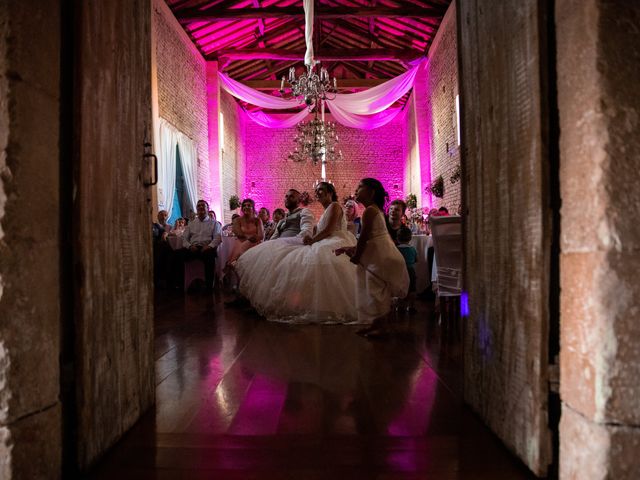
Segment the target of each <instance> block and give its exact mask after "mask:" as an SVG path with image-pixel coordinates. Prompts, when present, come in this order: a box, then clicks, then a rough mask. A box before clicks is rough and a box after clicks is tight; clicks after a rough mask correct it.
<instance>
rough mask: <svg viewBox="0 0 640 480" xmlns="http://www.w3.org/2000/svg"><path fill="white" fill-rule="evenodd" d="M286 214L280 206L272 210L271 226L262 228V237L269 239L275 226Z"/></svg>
mask: <svg viewBox="0 0 640 480" xmlns="http://www.w3.org/2000/svg"><path fill="white" fill-rule="evenodd" d="M285 216H286V215H285V214H284V210H283V209H281V208H276V209H275V210H274V211H273V221H272V222H271V227H270V228H268V229H267V228H265V229H264V239H265V240H270V239H271V237H272V236H273V234H274V233H275V231H276V227H277V226H278V225H279V224H280V222H281V221H283V220H284V217H285Z"/></svg>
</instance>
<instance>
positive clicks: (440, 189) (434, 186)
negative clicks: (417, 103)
mask: <svg viewBox="0 0 640 480" xmlns="http://www.w3.org/2000/svg"><path fill="white" fill-rule="evenodd" d="M425 190H426V191H427V193H431V194H432V195H434V196H436V197H438V198H442V197H444V180H443V179H442V175H438V177H437V178H436V179H435V180H434V181H433V182H431V184H430V185H428V186H427V188H425Z"/></svg>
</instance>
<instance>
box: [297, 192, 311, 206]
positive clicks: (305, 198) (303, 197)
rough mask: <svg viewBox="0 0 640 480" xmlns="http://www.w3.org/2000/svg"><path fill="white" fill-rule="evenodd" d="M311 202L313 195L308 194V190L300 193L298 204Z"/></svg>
mask: <svg viewBox="0 0 640 480" xmlns="http://www.w3.org/2000/svg"><path fill="white" fill-rule="evenodd" d="M312 203H313V197H312V196H311V195H310V194H309V192H302V193H301V194H300V205H303V206H305V207H306V206H309V205H311V204H312Z"/></svg>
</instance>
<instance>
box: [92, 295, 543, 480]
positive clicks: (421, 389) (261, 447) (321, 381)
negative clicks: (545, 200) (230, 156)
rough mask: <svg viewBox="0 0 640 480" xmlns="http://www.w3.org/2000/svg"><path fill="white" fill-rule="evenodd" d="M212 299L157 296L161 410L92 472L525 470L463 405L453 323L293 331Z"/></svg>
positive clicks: (440, 474) (465, 474) (442, 476)
mask: <svg viewBox="0 0 640 480" xmlns="http://www.w3.org/2000/svg"><path fill="white" fill-rule="evenodd" d="M223 300H224V299H223V298H222V296H221V295H220V294H215V295H204V294H203V295H188V296H182V295H176V294H172V296H170V297H169V298H166V297H165V298H162V299H159V300H158V301H157V302H156V382H157V390H156V400H157V404H156V407H155V408H154V409H153V410H152V411H150V412H149V413H148V414H147V415H145V416H144V417H143V418H142V419H141V420H140V422H138V424H137V425H136V426H135V427H134V428H133V429H132V431H131V432H130V433H128V434H127V435H126V436H125V437H124V438H123V439H122V440H121V441H120V442H119V443H118V444H117V445H116V446H115V447H114V448H113V449H112V450H111V451H110V452H109V453H108V455H107V456H106V457H105V458H104V460H103V461H101V462H100V463H99V464H98V465H97V467H96V468H95V469H94V471H93V472H92V474H91V476H90V478H99V479H118V480H124V479H129V478H131V479H159V480H161V479H238V480H240V479H242V480H251V479H296V480H298V479H300V480H304V479H310V480H314V479H331V480H337V479H356V480H357V479H435V480H449V479H478V480H479V479H491V480H498V479H509V480H514V479H524V478H533V477H531V476H530V475H529V474H528V473H527V471H526V470H525V469H524V467H523V466H521V464H520V463H519V461H518V460H516V459H514V458H513V457H512V456H511V455H510V454H509V453H508V451H507V450H506V449H505V448H504V447H503V446H502V445H501V444H500V442H499V441H498V440H497V439H496V438H495V437H494V436H493V435H492V434H491V433H490V431H489V430H488V429H487V428H486V427H484V426H483V425H482V423H481V422H480V421H479V420H478V419H477V417H476V416H475V415H474V414H473V413H471V411H470V410H469V409H468V408H467V407H465V406H464V405H463V403H462V401H461V378H460V373H461V346H460V341H459V335H458V334H457V333H456V332H457V329H455V328H449V329H446V328H442V327H441V326H438V324H437V322H435V321H433V320H430V319H429V317H430V310H429V308H430V307H429V304H426V303H424V304H422V303H420V304H419V305H418V314H417V315H414V316H412V317H411V320H409V317H404V320H402V321H400V322H399V323H398V324H397V330H398V331H397V333H396V334H394V335H393V336H392V337H390V338H388V339H384V340H366V339H363V338H361V337H359V336H357V335H355V333H354V331H355V328H353V327H345V326H322V327H318V326H289V325H282V324H277V323H270V322H266V321H264V320H262V319H260V318H259V317H258V316H257V315H256V314H255V313H252V311H251V310H250V309H246V308H245V309H243V308H235V309H231V308H228V307H227V308H225V307H224V304H223Z"/></svg>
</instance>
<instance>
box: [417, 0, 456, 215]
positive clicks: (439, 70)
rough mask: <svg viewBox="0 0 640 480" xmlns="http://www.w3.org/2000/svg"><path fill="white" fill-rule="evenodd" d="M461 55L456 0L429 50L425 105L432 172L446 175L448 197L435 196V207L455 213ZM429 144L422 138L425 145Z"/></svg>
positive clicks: (424, 131) (436, 175) (446, 194)
mask: <svg viewBox="0 0 640 480" xmlns="http://www.w3.org/2000/svg"><path fill="white" fill-rule="evenodd" d="M457 61H458V55H457V37H456V3H455V2H452V3H451V5H450V6H449V9H448V10H447V13H446V15H445V17H444V19H443V20H442V23H441V24H440V28H439V29H438V33H437V34H436V37H435V39H434V40H433V43H432V44H431V47H430V49H429V63H428V64H427V69H426V70H427V73H426V78H425V79H424V81H426V96H425V97H424V98H422V105H421V108H424V109H426V118H427V119H428V122H429V123H428V125H427V128H424V129H421V132H422V135H427V136H428V145H429V149H430V158H431V162H430V167H429V168H430V171H431V177H432V178H433V179H435V178H437V177H438V176H439V175H442V178H443V180H444V187H445V188H444V197H443V198H436V197H433V205H434V207H440V206H446V207H447V208H448V209H449V211H450V212H451V213H454V212H456V211H457V210H458V206H459V205H460V201H461V193H460V191H461V187H460V185H461V182H460V181H458V182H456V183H451V177H452V175H453V174H454V172H455V170H456V168H457V166H458V165H460V146H459V145H458V139H457V136H458V130H457V128H458V125H457V115H456V96H457V95H458V64H457ZM423 143H427V141H426V139H424V140H423V139H422V138H421V145H422V144H423Z"/></svg>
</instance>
